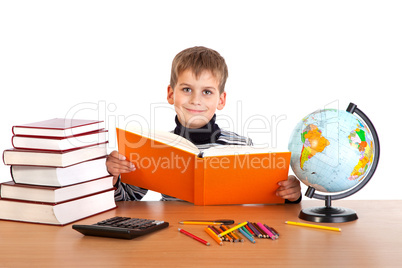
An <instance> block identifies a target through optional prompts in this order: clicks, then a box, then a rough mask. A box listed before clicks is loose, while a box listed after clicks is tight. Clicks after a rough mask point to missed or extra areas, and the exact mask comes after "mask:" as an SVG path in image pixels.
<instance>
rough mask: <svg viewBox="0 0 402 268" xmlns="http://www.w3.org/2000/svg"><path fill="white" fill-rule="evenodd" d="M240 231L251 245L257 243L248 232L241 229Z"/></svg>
mask: <svg viewBox="0 0 402 268" xmlns="http://www.w3.org/2000/svg"><path fill="white" fill-rule="evenodd" d="M239 231H240V233H241V234H242V235H244V237H246V238H247V239H248V240H249V241H250V242H251V243H255V240H254V238H253V237H252V236H250V235H249V234H248V233H247V232H246V231H244V230H243V229H242V228H239Z"/></svg>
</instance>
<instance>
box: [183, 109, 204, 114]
mask: <svg viewBox="0 0 402 268" xmlns="http://www.w3.org/2000/svg"><path fill="white" fill-rule="evenodd" d="M186 110H187V111H188V112H190V113H194V114H199V113H203V112H205V110H194V109H189V108H186Z"/></svg>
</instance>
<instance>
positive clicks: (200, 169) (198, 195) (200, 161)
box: [194, 157, 205, 206]
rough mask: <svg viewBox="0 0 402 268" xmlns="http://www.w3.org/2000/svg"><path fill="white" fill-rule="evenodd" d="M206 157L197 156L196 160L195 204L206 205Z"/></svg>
mask: <svg viewBox="0 0 402 268" xmlns="http://www.w3.org/2000/svg"><path fill="white" fill-rule="evenodd" d="M204 161H205V159H204V158H200V157H196V159H195V161H194V165H195V167H194V205H197V206H203V205H205V185H204V182H205V179H204V178H205V170H204Z"/></svg>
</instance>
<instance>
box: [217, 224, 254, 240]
mask: <svg viewBox="0 0 402 268" xmlns="http://www.w3.org/2000/svg"><path fill="white" fill-rule="evenodd" d="M246 224H247V222H246V221H245V222H243V223H240V224H238V225H236V226H235V227H233V228H230V229H229V230H226V231H224V232H222V233H220V234H219V235H218V236H219V237H222V236H224V235H225V234H228V233H230V232H232V231H234V230H236V229H239V228H240V227H242V226H244V225H246Z"/></svg>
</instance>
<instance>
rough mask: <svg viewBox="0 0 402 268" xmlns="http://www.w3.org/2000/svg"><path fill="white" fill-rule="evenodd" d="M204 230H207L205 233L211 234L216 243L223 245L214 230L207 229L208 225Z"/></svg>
mask: <svg viewBox="0 0 402 268" xmlns="http://www.w3.org/2000/svg"><path fill="white" fill-rule="evenodd" d="M205 232H207V234H209V236H211V237H212V238H213V239H214V240H215V241H216V243H218V244H219V245H220V246H222V245H223V243H222V239H221V238H219V237H218V236H217V235H216V234H215V232H214V231H212V230H211V229H209V228H208V227H205Z"/></svg>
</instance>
